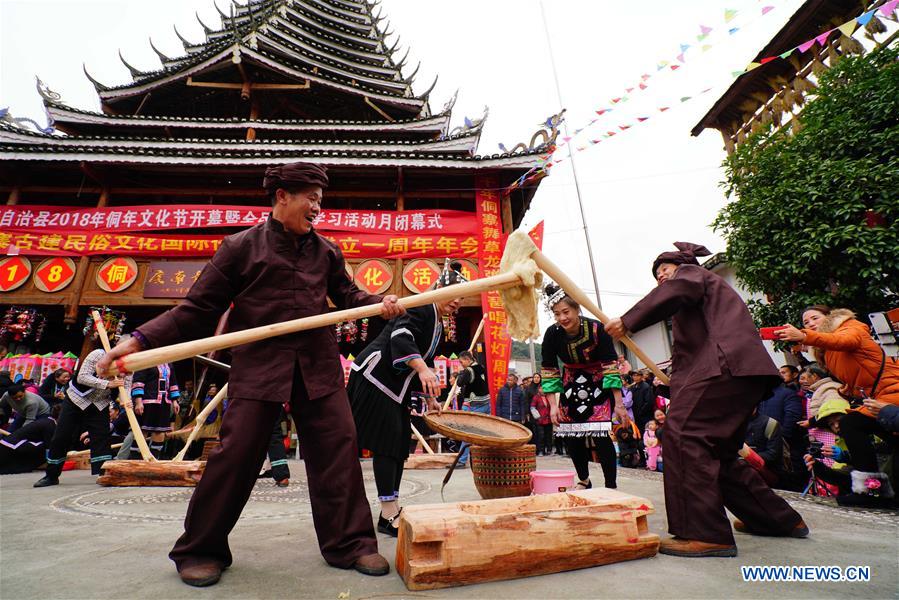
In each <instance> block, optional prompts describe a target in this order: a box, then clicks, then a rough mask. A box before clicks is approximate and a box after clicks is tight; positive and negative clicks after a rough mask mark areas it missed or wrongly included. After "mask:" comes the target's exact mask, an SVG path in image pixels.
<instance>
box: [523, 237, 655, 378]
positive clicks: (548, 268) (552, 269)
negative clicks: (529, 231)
mask: <svg viewBox="0 0 899 600" xmlns="http://www.w3.org/2000/svg"><path fill="white" fill-rule="evenodd" d="M531 258H533V259H534V262H535V263H537V266H538V267H540V269H541V270H542V271H543V272H544V273H546V274H547V275H549V276H550V278H552V280H553V281H555V282H556V283H558V284H559V286H561V288H562V289H563V290H565V293H566V294H568V295H569V296H571V298H573V299H574V301H575V302H577V303H578V304H580V305H581V306H583V307H584V308H586V309H587V310H589V311H590V312H592V313H593V314H594V315H596V318H597V319H599V320H600V321H602V322H603V324H605V323H608V322H609V321H610V320H611V319H609V317H608V316H606V313H604V312H602V310H601V309H600V308H599V307H598V306H596V304H595V303H594V302H593V301H592V300H591V299H590V297H589V296H587V294H585V293H584V292H583V291H582V290H581V288H579V287H578V285H577V284H576V283H575V282H574V281H572V279H571V278H570V277H569V276H568V275H566V274H565V273H564V272H563V271H562V269H560V268H559V267H557V266H556V265H555V264H554V263H553V262H552V261H551V260H549V259H548V258H547V257H546V256H545V255H544V254H543V253H542V252H540V251H539V250H535V251H534V252H533V253H532V254H531ZM621 342H622V343H623V344H624V345H625V346H627V347H628V348H630V349H631V351H632V352H633V353H634V354H636V355H637V358H639V359H640V360H641V361H643V364H645V365H646V366H647V367H649V369H650V370H651V371H652V372H653V373H655V376H656V377H658V378H659V379H660V380H661V381H662V383H664V384H665V385H668V376H667V375H665V373H663V372H662V370H661V369H660V368H659V367H657V366H656V363H655V361H654V360H652V359H651V358H649V357H648V356H647V355H646V353H645V352H643V350H642V349H641V348H640V346H638V345H637V344H636V343H634V340H632V339H631V338H629V337H628V336H624V337H622V338H621Z"/></svg>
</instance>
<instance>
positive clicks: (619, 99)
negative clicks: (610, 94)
mask: <svg viewBox="0 0 899 600" xmlns="http://www.w3.org/2000/svg"><path fill="white" fill-rule="evenodd" d="M619 102H621V98H612V104H618V103H619Z"/></svg>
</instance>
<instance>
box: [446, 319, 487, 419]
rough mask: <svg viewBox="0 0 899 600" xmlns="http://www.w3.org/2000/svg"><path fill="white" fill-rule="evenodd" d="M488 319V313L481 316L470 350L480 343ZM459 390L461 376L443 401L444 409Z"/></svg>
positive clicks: (472, 350)
mask: <svg viewBox="0 0 899 600" xmlns="http://www.w3.org/2000/svg"><path fill="white" fill-rule="evenodd" d="M486 320H487V315H484V316H483V317H481V322H480V323H478V329H477V331H475V332H474V337H473V338H471V344H470V345H469V346H468V351H469V352H474V347H475V345H477V343H478V339H479V338H480V337H481V332H482V331H484V322H485V321H486ZM458 390H459V378H458V377H456V381H454V382H453V387H451V388H450V391H449V394H447V395H446V402H444V403H443V410H446V409H448V408H449V405H450V403H451V402H452V401H453V396H455V395H456V392H457V391H458Z"/></svg>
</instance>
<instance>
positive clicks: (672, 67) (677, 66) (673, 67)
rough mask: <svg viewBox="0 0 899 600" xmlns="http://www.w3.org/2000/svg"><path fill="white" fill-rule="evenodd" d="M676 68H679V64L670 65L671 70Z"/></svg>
mask: <svg viewBox="0 0 899 600" xmlns="http://www.w3.org/2000/svg"><path fill="white" fill-rule="evenodd" d="M678 69H680V65H671V70H672V71H677V70H678Z"/></svg>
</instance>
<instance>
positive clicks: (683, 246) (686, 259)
mask: <svg viewBox="0 0 899 600" xmlns="http://www.w3.org/2000/svg"><path fill="white" fill-rule="evenodd" d="M674 247H675V248H677V250H678V251H677V252H662V253H661V254H659V257H658V258H656V259H655V262H653V263H652V276H653V278H655V277H656V269H658V268H659V265H661V264H662V263H671V264H672V265H698V264H699V261H698V260H696V257H697V256H710V255H711V254H712V253H711V252H709V251H708V249H707V248H706V247H705V246H700V245H699V244H691V243H690V242H674Z"/></svg>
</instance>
